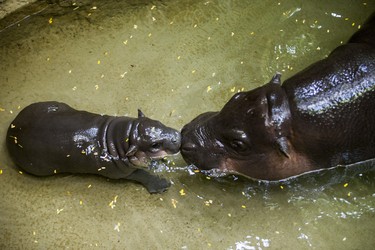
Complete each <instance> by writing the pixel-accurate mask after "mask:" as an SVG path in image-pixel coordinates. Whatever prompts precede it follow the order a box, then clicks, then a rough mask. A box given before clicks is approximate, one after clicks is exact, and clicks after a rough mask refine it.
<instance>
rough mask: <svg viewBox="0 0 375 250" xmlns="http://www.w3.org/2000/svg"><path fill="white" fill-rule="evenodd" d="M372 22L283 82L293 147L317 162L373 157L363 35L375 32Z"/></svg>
mask: <svg viewBox="0 0 375 250" xmlns="http://www.w3.org/2000/svg"><path fill="white" fill-rule="evenodd" d="M374 18H375V16H374V15H373V16H372V19H370V20H369V22H368V23H367V24H365V29H364V30H362V31H359V32H358V33H356V34H355V35H353V37H352V38H351V39H350V40H349V43H347V44H345V45H342V46H340V47H338V48H337V49H335V50H334V51H333V52H332V53H331V54H330V55H329V56H328V57H327V58H326V59H323V60H321V61H319V62H317V63H314V64H313V65H311V66H310V67H308V68H306V69H305V70H303V71H301V72H300V73H298V74H296V75H295V76H293V77H291V78H289V79H288V80H286V81H285V82H284V84H283V88H284V89H285V91H286V93H287V96H288V99H289V104H290V108H291V112H292V116H293V132H294V137H293V140H294V143H295V145H296V148H297V149H299V150H301V151H303V152H305V153H307V154H309V155H311V156H312V160H315V161H317V163H318V164H327V166H335V165H338V164H350V163H354V162H358V161H362V160H366V159H371V158H375V115H374V110H375V43H374V42H372V41H373V37H371V39H370V38H368V37H367V36H368V35H372V34H374V33H375V22H374ZM367 41H371V42H367ZM316 159H320V160H316Z"/></svg>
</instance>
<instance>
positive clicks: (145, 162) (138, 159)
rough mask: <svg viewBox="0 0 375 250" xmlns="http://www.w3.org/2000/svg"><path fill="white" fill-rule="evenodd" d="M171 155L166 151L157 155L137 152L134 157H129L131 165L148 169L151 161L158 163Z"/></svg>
mask: <svg viewBox="0 0 375 250" xmlns="http://www.w3.org/2000/svg"><path fill="white" fill-rule="evenodd" d="M168 155H170V154H169V153H168V152H166V151H159V152H158V153H156V154H148V153H145V152H143V151H137V152H136V153H135V154H134V155H132V156H130V157H129V161H130V163H131V164H133V165H134V166H137V167H148V166H149V165H150V163H151V161H158V160H161V159H163V158H165V157H167V156H168Z"/></svg>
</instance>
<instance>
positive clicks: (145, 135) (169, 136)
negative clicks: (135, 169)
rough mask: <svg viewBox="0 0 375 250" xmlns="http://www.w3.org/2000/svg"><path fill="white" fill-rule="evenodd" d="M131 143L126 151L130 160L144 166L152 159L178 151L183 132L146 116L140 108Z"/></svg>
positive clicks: (130, 139) (131, 134) (132, 130)
mask: <svg viewBox="0 0 375 250" xmlns="http://www.w3.org/2000/svg"><path fill="white" fill-rule="evenodd" d="M129 144H130V146H129V148H128V150H127V152H126V156H127V157H128V159H129V161H130V162H131V163H132V164H133V165H137V166H144V165H147V162H148V161H149V160H150V159H152V160H154V159H161V158H163V157H165V156H167V155H171V154H176V153H178V152H179V150H180V146H181V134H180V132H179V131H177V130H175V129H173V128H170V127H167V126H165V125H164V124H162V123H161V122H159V121H156V120H152V119H150V118H148V117H146V116H145V115H144V114H143V113H142V111H140V110H138V118H137V119H136V120H135V122H134V123H133V127H132V129H131V132H130V136H129Z"/></svg>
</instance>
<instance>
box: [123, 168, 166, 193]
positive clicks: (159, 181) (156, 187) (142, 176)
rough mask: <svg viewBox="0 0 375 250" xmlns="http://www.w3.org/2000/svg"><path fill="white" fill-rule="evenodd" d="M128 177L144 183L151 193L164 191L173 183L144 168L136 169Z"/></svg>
mask: <svg viewBox="0 0 375 250" xmlns="http://www.w3.org/2000/svg"><path fill="white" fill-rule="evenodd" d="M126 179H127V180H132V181H137V182H140V183H142V185H143V186H144V187H145V188H146V189H147V191H148V192H149V193H151V194H152V193H162V192H164V191H166V190H167V189H168V188H169V187H170V186H171V183H170V182H169V181H167V180H166V179H164V178H160V177H159V176H156V175H153V174H150V173H149V172H147V171H145V170H143V169H137V170H135V171H134V172H133V173H132V174H131V175H129V176H127V177H126Z"/></svg>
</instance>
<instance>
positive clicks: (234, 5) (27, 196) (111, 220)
mask: <svg viewBox="0 0 375 250" xmlns="http://www.w3.org/2000/svg"><path fill="white" fill-rule="evenodd" d="M84 3H85V2H81V3H78V5H76V6H73V7H62V6H59V5H46V4H41V3H37V4H35V5H33V6H29V7H28V8H26V9H25V10H24V12H22V13H21V14H14V15H12V16H10V17H8V18H6V19H4V20H2V21H0V29H1V30H2V31H1V32H0V58H1V61H0V70H1V74H0V87H1V92H0V141H1V143H0V197H1V198H0V199H1V202H0V211H1V212H0V246H1V248H4V249H12V248H14V249H53V248H58V249H61V248H72V249H92V248H98V249H151V248H152V249H210V248H211V249H291V248H298V249H371V248H372V247H373V246H374V245H375V240H374V237H373V233H374V231H375V225H374V215H375V187H374V186H375V179H374V176H375V174H374V172H373V171H366V170H367V168H370V169H371V163H369V164H367V165H366V164H365V165H364V167H363V166H362V168H360V169H359V170H358V167H354V168H349V169H347V168H339V169H336V170H331V171H324V172H322V173H320V174H313V175H308V176H304V177H300V178H298V179H296V180H291V181H288V182H280V183H259V182H256V181H251V180H247V179H245V178H242V177H238V176H233V175H231V176H228V177H225V178H215V177H209V176H205V175H202V174H199V173H195V172H194V171H193V170H191V169H190V168H189V167H187V166H186V163H184V161H183V160H182V158H181V156H180V155H177V156H176V157H172V158H170V160H169V162H167V163H165V164H162V165H161V166H160V167H159V168H158V169H157V170H155V171H156V172H157V173H158V174H161V175H163V176H165V177H167V178H169V179H170V180H171V181H172V182H173V185H172V187H171V188H170V189H169V191H168V192H166V193H163V194H159V195H149V194H148V193H147V191H146V190H145V189H144V188H143V187H142V186H140V185H137V184H135V183H130V182H127V181H113V180H107V179H105V178H101V177H97V176H83V175H57V176H53V177H47V178H36V177H33V176H30V175H27V174H26V173H23V174H21V173H19V172H18V170H16V169H15V168H14V165H13V163H12V162H11V160H10V159H9V157H8V155H7V152H6V149H5V143H4V141H5V134H6V130H7V128H8V126H9V124H10V122H11V121H12V120H13V119H14V118H15V116H16V115H17V114H18V112H19V111H20V110H21V109H22V108H24V107H25V106H27V105H28V104H30V103H32V102H38V101H45V100H57V101H62V102H66V103H68V104H70V105H71V106H73V107H75V108H77V109H81V110H87V111H91V112H95V113H101V114H108V115H127V116H136V114H137V108H141V109H142V111H143V112H144V113H145V114H146V115H148V116H150V117H151V118H153V119H158V120H161V121H162V122H163V123H165V124H167V125H169V126H173V127H175V128H178V129H180V128H181V127H182V126H183V125H184V124H185V123H187V122H189V121H190V120H191V119H192V118H194V117H195V116H196V115H198V114H200V113H202V112H205V111H209V110H219V109H220V108H221V107H222V106H223V105H224V103H225V102H226V101H227V100H228V99H229V98H230V97H231V96H232V95H233V94H234V93H235V92H237V91H241V90H250V89H252V88H255V87H258V86H261V85H263V84H264V83H266V82H268V81H269V80H270V78H271V77H272V75H273V74H274V73H275V72H276V71H280V72H282V74H283V79H286V78H288V77H289V76H291V75H293V74H295V73H296V72H298V71H299V70H301V69H303V68H304V67H306V66H308V65H309V64H311V63H313V62H315V61H317V60H319V59H322V58H324V57H325V56H327V55H328V54H329V52H330V51H332V49H334V48H335V47H337V46H338V45H340V44H341V43H343V42H345V41H347V40H348V38H349V37H350V35H351V34H353V33H354V32H355V31H356V30H358V28H360V25H361V24H363V22H364V20H365V19H366V18H367V16H369V15H370V13H371V12H372V11H373V10H374V9H375V4H374V2H370V1H368V2H367V3H364V2H363V1H339V2H335V3H333V2H332V3H331V2H330V1H328V2H327V1H264V0H259V1H207V0H205V1H198V0H191V1H141V0H139V1H114V0H108V1H92V2H88V3H87V2H86V4H84ZM80 4H82V5H80ZM61 5H62V4H61ZM66 5H67V4H66V2H65V4H64V6H66ZM32 13H36V14H32ZM27 15H30V16H29V17H28V18H25V19H23V18H24V17H25V16H27ZM20 20H22V21H20ZM18 21H19V22H18ZM12 23H13V24H14V25H10V24H12Z"/></svg>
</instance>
